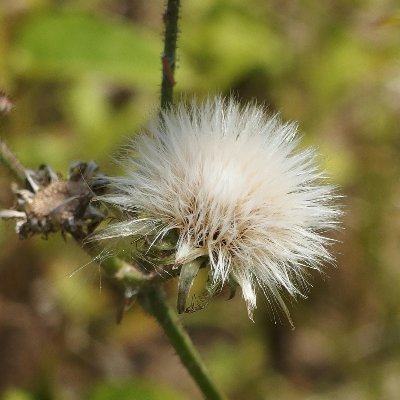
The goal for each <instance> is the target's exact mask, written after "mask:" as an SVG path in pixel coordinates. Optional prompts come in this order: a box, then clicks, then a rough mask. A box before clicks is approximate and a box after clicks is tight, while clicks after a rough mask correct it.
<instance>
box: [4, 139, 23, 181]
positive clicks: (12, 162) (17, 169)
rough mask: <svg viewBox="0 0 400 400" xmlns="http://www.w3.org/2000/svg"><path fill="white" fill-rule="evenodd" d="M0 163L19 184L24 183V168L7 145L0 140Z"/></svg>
mask: <svg viewBox="0 0 400 400" xmlns="http://www.w3.org/2000/svg"><path fill="white" fill-rule="evenodd" d="M0 162H1V163H2V164H3V165H4V166H5V167H6V168H7V169H8V170H9V171H10V172H11V174H12V175H13V176H14V178H16V179H17V180H18V181H19V182H20V183H23V182H25V168H24V167H23V165H22V164H21V163H20V161H19V160H18V158H17V156H16V155H15V154H14V153H13V152H12V151H11V149H10V148H9V147H8V145H7V143H6V142H5V141H4V140H3V139H1V138H0Z"/></svg>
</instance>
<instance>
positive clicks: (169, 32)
mask: <svg viewBox="0 0 400 400" xmlns="http://www.w3.org/2000/svg"><path fill="white" fill-rule="evenodd" d="M179 6H180V0H168V2H167V8H166V11H165V13H164V24H165V36H164V52H163V55H162V57H161V61H162V63H161V64H162V72H163V75H162V82H161V109H165V108H168V107H170V106H171V105H172V96H173V90H174V85H175V77H174V73H175V65H176V42H177V39H178V19H179Z"/></svg>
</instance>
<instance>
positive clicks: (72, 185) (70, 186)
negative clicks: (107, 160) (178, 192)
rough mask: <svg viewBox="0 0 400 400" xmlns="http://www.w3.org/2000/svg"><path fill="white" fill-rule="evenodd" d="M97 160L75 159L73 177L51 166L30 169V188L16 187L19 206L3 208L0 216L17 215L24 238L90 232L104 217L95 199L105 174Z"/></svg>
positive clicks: (15, 217)
mask: <svg viewBox="0 0 400 400" xmlns="http://www.w3.org/2000/svg"><path fill="white" fill-rule="evenodd" d="M97 170H98V167H97V164H96V163H94V162H93V161H91V162H89V163H84V162H80V161H79V162H74V163H72V164H71V167H70V172H69V178H68V179H67V180H63V179H62V177H60V176H58V175H57V174H56V173H55V172H54V171H53V170H52V169H51V168H50V167H49V166H47V165H42V166H40V167H39V169H38V171H31V170H26V171H25V175H26V188H25V189H19V188H17V187H14V193H15V194H16V197H17V207H16V210H3V211H1V212H0V217H3V218H13V219H16V221H17V222H16V230H17V233H18V234H19V236H20V238H23V239H25V238H28V237H30V236H32V235H35V234H41V235H43V236H44V237H47V235H48V234H49V233H52V232H61V233H63V234H64V233H65V232H68V233H70V234H71V235H72V236H74V237H75V238H77V239H82V238H84V237H86V236H87V235H88V234H90V233H91V232H92V231H93V230H94V228H95V227H96V226H97V225H98V224H99V223H100V222H101V221H102V220H103V218H104V216H103V214H102V213H101V212H100V211H99V210H98V209H97V208H96V207H94V206H93V205H91V200H92V198H93V197H94V196H95V195H98V194H100V193H101V192H102V188H103V187H104V184H105V177H104V176H103V175H100V174H98V173H97Z"/></svg>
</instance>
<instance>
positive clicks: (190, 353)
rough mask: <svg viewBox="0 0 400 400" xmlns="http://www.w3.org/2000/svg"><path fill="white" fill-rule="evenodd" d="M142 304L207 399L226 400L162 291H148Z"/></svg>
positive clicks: (157, 289) (155, 289)
mask: <svg viewBox="0 0 400 400" xmlns="http://www.w3.org/2000/svg"><path fill="white" fill-rule="evenodd" d="M140 302H141V304H142V306H143V308H145V309H146V310H147V311H148V312H149V313H150V314H151V315H153V316H154V317H155V318H156V319H157V321H158V323H159V324H160V325H161V327H162V328H163V330H164V332H165V334H166V335H167V336H168V339H169V341H170V343H171V344H172V346H173V347H174V348H175V350H176V352H177V353H178V355H179V358H180V360H181V361H182V364H183V365H184V366H185V367H186V369H187V371H188V372H189V374H190V375H191V376H192V377H193V379H194V380H195V382H196V383H197V385H198V387H199V389H200V390H201V392H202V393H203V395H204V397H205V399H207V400H223V399H225V397H224V395H223V394H222V393H221V392H220V391H219V390H218V389H217V388H216V386H215V385H214V383H213V382H212V381H211V379H210V377H209V375H208V372H207V370H206V368H205V366H204V364H203V362H202V360H201V358H200V355H199V353H198V352H197V350H196V349H195V347H194V346H193V343H192V341H191V340H190V338H189V336H188V334H187V333H186V331H185V330H184V328H183V327H182V324H181V322H180V320H179V317H178V316H177V314H176V313H175V311H174V310H172V308H171V307H170V306H169V305H168V304H167V302H166V299H165V296H164V293H163V292H162V290H161V289H160V288H158V287H154V288H151V289H149V290H148V291H146V295H145V296H143V297H141V299H140Z"/></svg>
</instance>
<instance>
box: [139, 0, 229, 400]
mask: <svg viewBox="0 0 400 400" xmlns="http://www.w3.org/2000/svg"><path fill="white" fill-rule="evenodd" d="M179 5H180V0H168V1H167V8H166V11H165V13H164V23H165V37H164V53H163V55H162V58H161V61H162V71H163V77H162V83H161V110H163V109H167V108H169V107H170V106H171V105H172V102H173V89H174V85H175V79H174V72H175V57H176V42H177V37H178V18H179ZM139 301H140V302H141V304H142V307H143V308H144V309H145V310H147V311H148V312H149V313H150V314H151V315H153V316H154V318H156V320H157V321H158V323H159V324H160V326H161V327H162V329H163V330H164V332H165V334H166V335H167V337H168V339H169V341H170V343H171V345H172V346H173V347H174V349H175V351H176V353H177V354H178V356H179V358H180V360H181V362H182V364H183V365H184V366H185V368H186V369H187V371H188V372H189V374H190V375H191V376H192V378H193V379H194V381H195V382H196V383H197V385H198V387H199V389H200V390H201V392H202V393H203V395H204V397H205V399H207V400H224V399H225V397H224V395H223V394H222V393H221V392H220V391H219V390H218V389H217V387H216V386H215V385H214V383H213V381H212V380H211V378H210V376H209V375H208V372H207V369H206V367H205V365H204V364H203V362H202V360H201V358H200V355H199V353H198V352H197V351H196V349H195V347H194V346H193V343H192V341H191V340H190V337H189V335H188V334H187V333H186V331H185V330H184V328H183V326H182V324H181V322H180V320H179V317H178V316H177V314H176V312H175V311H174V310H173V309H172V308H171V307H170V306H169V305H168V303H167V302H166V299H165V296H164V294H163V292H162V290H161V289H160V288H159V287H154V288H151V289H149V290H147V291H146V292H144V293H143V296H141V297H140V299H139Z"/></svg>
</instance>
